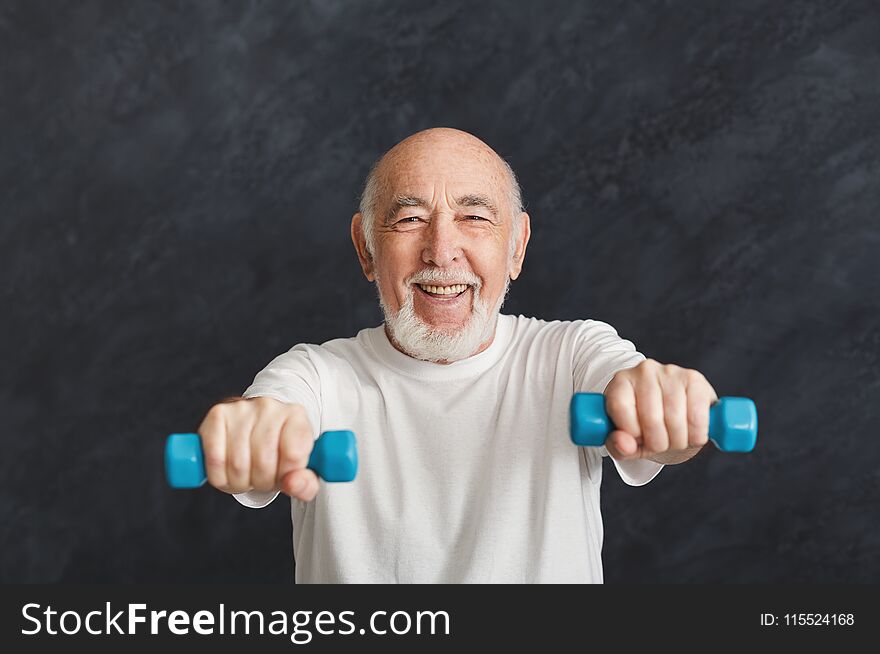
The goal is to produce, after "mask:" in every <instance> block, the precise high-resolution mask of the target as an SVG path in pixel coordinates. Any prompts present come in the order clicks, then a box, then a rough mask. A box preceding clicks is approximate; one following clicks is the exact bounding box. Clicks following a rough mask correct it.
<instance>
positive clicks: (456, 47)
mask: <svg viewBox="0 0 880 654" xmlns="http://www.w3.org/2000/svg"><path fill="white" fill-rule="evenodd" d="M878 34H880V5H878V4H877V3H876V2H874V1H873V0H863V1H852V2H843V1H841V2H805V1H796V0H793V1H791V2H784V3H780V2H755V1H752V2H739V1H738V2H718V3H694V2H690V1H686V0H668V1H665V2H660V1H643V2H631V3H626V4H624V3H608V2H584V1H575V0H572V1H567V2H544V1H542V2H520V3H515V2H489V3H485V2H481V3H464V2H457V1H448V0H447V1H446V2H442V3H438V2H434V1H433V0H425V1H419V2H406V3H403V2H387V1H381V2H378V1H374V2H354V1H352V2H339V1H333V2H330V1H326V0H324V1H314V2H286V1H285V2H273V3H270V2H266V3H253V2H229V3H214V2H189V3H154V2H75V3H58V2H42V3H37V2H6V3H3V5H2V6H0V125H2V132H0V266H2V275H0V293H2V307H3V308H2V320H0V330H2V331H0V336H2V337H0V348H2V349H0V356H2V359H0V360H2V366H0V375H2V377H0V379H2V381H0V416H2V424H3V428H2V430H0V479H2V482H0V484H2V486H0V489H2V492H0V579H2V580H3V581H58V580H78V581H114V580H115V581H156V580H158V581H171V580H181V581H186V580H226V581H238V580H241V581H276V580H277V581H286V580H291V579H292V574H293V561H292V554H291V544H290V531H291V527H290V520H289V515H288V512H289V504H288V503H287V502H284V501H279V502H276V503H274V504H273V505H272V506H271V507H269V508H267V509H265V510H263V511H250V510H247V509H244V508H243V507H240V506H238V505H237V504H235V502H234V501H233V500H232V499H231V498H229V497H228V496H225V495H223V494H221V493H219V492H215V491H212V490H202V491H199V492H195V493H176V492H172V491H170V490H168V489H167V488H166V487H165V485H164V481H163V477H162V467H161V452H162V445H163V439H164V435H165V434H166V433H168V432H169V431H174V430H186V429H192V428H194V427H195V426H196V425H197V424H198V422H199V420H200V419H201V417H202V415H203V414H204V412H205V410H206V409H207V408H208V407H209V406H210V404H211V403H213V402H214V401H215V400H217V399H218V398H220V397H222V396H225V395H229V394H236V393H239V392H241V391H242V390H243V389H244V387H246V386H247V385H248V384H249V383H250V381H251V379H252V378H253V376H254V374H255V373H256V372H257V371H258V370H259V369H260V368H261V367H262V366H263V365H265V363H266V362H267V361H268V360H269V359H271V358H272V357H273V356H275V355H276V354H278V353H280V352H282V351H284V350H286V349H288V348H289V347H290V346H292V345H293V344H295V343H297V342H302V341H307V342H322V341H324V340H327V339H329V338H334V337H338V336H350V335H353V334H354V333H355V332H356V331H357V330H358V329H360V328H362V327H365V326H372V325H375V324H378V323H379V320H380V313H379V310H378V307H377V305H376V301H375V296H374V292H373V289H372V287H371V286H370V285H369V284H368V283H367V282H366V281H364V280H363V278H362V277H361V275H360V271H359V268H358V266H357V262H356V259H355V256H354V253H353V250H352V248H351V244H350V241H349V237H348V223H349V220H350V217H351V214H352V213H353V211H354V210H355V206H356V199H357V195H358V193H359V190H360V189H359V185H360V183H361V180H362V179H363V176H364V174H365V173H366V171H367V168H368V166H369V164H370V162H371V161H372V160H373V158H374V157H376V156H377V155H378V154H379V153H381V152H382V151H383V150H385V149H387V148H388V147H390V146H391V145H392V144H393V143H395V142H396V141H398V140H399V139H401V138H403V137H405V136H406V135H408V134H410V133H412V132H414V131H416V130H419V129H422V128H425V127H430V126H437V125H446V126H455V127H459V128H462V129H465V130H468V131H471V132H473V133H474V134H476V135H478V136H480V137H481V138H483V139H484V140H485V141H486V142H488V143H489V144H490V145H492V146H493V147H494V148H495V149H496V150H497V151H498V152H499V153H501V154H502V155H503V156H505V157H507V158H508V159H509V160H510V162H511V164H512V165H513V166H514V168H515V169H516V171H517V172H518V174H519V176H520V178H521V181H522V185H523V188H524V192H525V197H526V201H527V204H528V209H529V211H530V213H531V215H532V224H533V232H534V233H533V237H532V243H531V245H530V249H529V252H528V257H527V260H526V266H525V271H524V274H523V277H522V278H521V280H520V281H518V282H517V283H515V284H514V285H513V287H512V291H511V296H510V299H509V301H508V304H507V306H506V307H505V311H507V312H509V313H524V314H526V315H535V316H538V317H542V318H547V319H554V318H560V319H572V318H588V317H591V318H597V319H600V320H604V321H607V322H610V323H611V324H613V325H614V326H615V327H617V329H618V330H619V332H620V333H621V335H622V336H624V337H625V338H629V339H630V340H632V341H633V342H635V343H636V345H637V346H638V347H639V349H640V350H641V351H642V352H644V353H645V354H646V355H647V356H650V357H653V358H656V359H659V360H661V361H664V362H674V363H678V364H679V365H683V366H687V367H693V368H697V369H699V370H701V371H702V372H704V374H706V376H707V377H708V378H709V380H710V381H711V382H712V383H713V385H714V386H715V388H716V390H717V391H718V393H719V394H721V395H748V396H751V397H753V398H754V399H755V401H756V402H757V404H758V407H759V411H760V427H761V430H760V438H759V444H758V448H757V450H756V451H755V452H754V453H753V454H751V455H748V456H736V455H723V454H720V453H718V452H714V451H712V452H706V453H703V454H701V455H700V456H699V457H698V458H697V459H695V460H694V461H691V462H689V463H687V464H685V465H682V466H680V467H678V468H668V469H667V470H666V471H664V472H663V473H662V474H661V476H660V477H658V478H657V479H656V480H655V481H654V482H652V483H651V484H650V485H649V486H646V487H644V488H629V487H625V486H624V485H623V484H622V482H621V481H620V480H619V479H618V478H617V476H616V475H615V474H614V473H613V471H612V470H611V464H610V462H608V461H606V469H605V483H604V484H603V511H604V516H605V532H606V544H605V550H604V560H605V569H606V579H607V581H609V582H620V581H627V582H630V581H645V582H656V581H682V582H710V581H730V582H739V581H749V582H752V581H809V582H819V581H822V582H830V581H842V582H857V581H873V582H877V581H878V580H880V533H878V527H877V524H878V516H880V472H878V469H880V468H878V458H880V457H878V450H880V446H878V445H877V435H878V424H880V402H878V399H880V397H878V396H880V393H878V389H880V373H878V354H880V300H878V298H880V293H878V286H880V284H878V281H880V266H878V255H880V216H878V209H880V185H878V175H880V136H878V132H877V125H878V122H880V72H878V71H880V38H878Z"/></svg>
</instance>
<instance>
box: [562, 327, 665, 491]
mask: <svg viewBox="0 0 880 654" xmlns="http://www.w3.org/2000/svg"><path fill="white" fill-rule="evenodd" d="M645 358H646V357H645V355H644V354H642V353H641V352H639V351H638V350H636V346H635V345H634V344H633V343H632V342H631V341H628V340H626V339H623V338H621V337H620V336H619V335H618V333H617V330H616V329H614V327H612V326H611V325H609V324H608V323H605V322H601V321H599V320H585V321H583V322H582V323H580V325H579V331H578V335H577V339H576V342H575V348H574V362H573V375H574V379H573V382H574V390H575V392H576V393H604V392H605V389H606V388H607V386H608V384H609V383H610V382H611V380H612V379H613V378H614V375H616V374H617V373H618V372H619V371H621V370H626V369H628V368H633V367H635V366H637V365H639V364H640V363H641V362H642V361H644V360H645ZM599 452H600V453H601V454H602V456H603V457H605V456H608V450H607V449H606V448H605V446H604V445H603V446H602V447H601V448H599ZM611 460H612V461H613V462H614V467H615V468H616V469H617V473H618V474H619V475H620V478H621V479H622V480H623V482H624V483H625V484H627V485H629V486H644V485H645V484H647V483H648V482H649V481H651V480H652V479H654V477H656V476H657V475H658V474H659V473H660V471H661V470H662V469H663V464H662V463H657V462H656V461H648V460H647V459H640V460H636V461H618V460H617V459H614V458H612V459H611Z"/></svg>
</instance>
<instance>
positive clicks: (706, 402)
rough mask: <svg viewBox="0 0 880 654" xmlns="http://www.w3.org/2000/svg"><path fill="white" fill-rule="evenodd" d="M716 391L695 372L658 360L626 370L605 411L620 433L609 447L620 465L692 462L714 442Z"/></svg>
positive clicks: (616, 377)
mask: <svg viewBox="0 0 880 654" xmlns="http://www.w3.org/2000/svg"><path fill="white" fill-rule="evenodd" d="M717 400H718V396H717V395H716V394H715V389H713V388H712V386H711V385H710V384H709V382H708V381H707V380H706V378H705V377H704V376H703V375H702V374H701V373H699V372H697V371H696V370H689V369H687V368H680V367H679V366H675V365H663V364H661V363H659V362H657V361H654V360H653V359H647V360H645V361H642V363H640V364H639V365H638V366H636V367H635V368H629V369H627V370H621V371H620V372H618V373H617V374H616V375H614V378H613V379H612V380H611V382H610V383H609V384H608V387H607V388H606V389H605V409H606V411H607V412H608V417H609V418H611V421H612V422H613V423H614V426H615V427H617V429H616V430H615V431H613V432H611V434H609V436H608V438H607V440H606V441H605V447H606V448H607V449H608V454H610V455H611V456H612V457H613V458H615V459H618V460H620V461H627V460H631V459H650V460H652V461H656V462H658V463H682V462H683V461H687V460H688V459H690V458H691V457H692V456H694V455H695V454H696V453H697V452H699V451H700V449H702V447H703V446H704V445H705V444H706V443H708V442H709V407H710V406H711V405H712V403H713V402H716V401H717Z"/></svg>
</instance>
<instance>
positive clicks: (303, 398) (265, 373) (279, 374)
mask: <svg viewBox="0 0 880 654" xmlns="http://www.w3.org/2000/svg"><path fill="white" fill-rule="evenodd" d="M312 356H313V355H312V353H311V352H310V346H308V345H297V346H295V347H293V348H292V349H290V350H289V351H288V352H285V353H284V354H281V355H279V356H277V357H275V358H274V359H273V360H272V361H270V362H269V364H268V365H267V366H266V367H265V368H263V369H262V370H261V371H260V372H259V373H257V376H256V377H255V378H254V381H253V383H252V384H251V385H250V386H248V388H247V389H246V390H245V392H244V393H243V394H242V397H245V398H252V397H271V398H273V399H275V400H278V401H279V402H285V403H287V404H301V405H302V406H303V407H305V409H306V413H307V415H308V417H309V423H310V424H311V425H312V429H313V430H315V431H317V430H318V428H319V427H320V424H321V411H320V408H321V402H320V397H321V384H320V376H319V375H318V370H317V368H316V367H315V365H314V362H313V360H312ZM278 495H279V493H278V491H269V492H260V491H247V492H245V493H236V494H234V495H233V497H234V498H235V499H236V500H238V502H239V503H240V504H242V505H244V506H246V507H248V508H251V509H262V508H263V507H265V506H268V505H269V504H271V503H272V501H273V500H274V499H275V498H276V497H278Z"/></svg>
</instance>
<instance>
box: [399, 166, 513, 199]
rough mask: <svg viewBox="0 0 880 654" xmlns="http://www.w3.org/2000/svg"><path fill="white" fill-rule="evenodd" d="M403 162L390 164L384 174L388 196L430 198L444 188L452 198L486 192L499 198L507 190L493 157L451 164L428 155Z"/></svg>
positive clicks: (484, 194)
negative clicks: (413, 160) (436, 160)
mask: <svg viewBox="0 0 880 654" xmlns="http://www.w3.org/2000/svg"><path fill="white" fill-rule="evenodd" d="M401 163H402V162H398V165H396V166H389V167H388V169H387V170H386V171H385V174H384V175H383V177H384V179H383V182H384V184H383V186H384V189H385V196H386V199H394V198H396V197H398V196H416V197H427V198H431V197H433V196H434V195H435V194H437V193H441V192H442V193H445V194H446V195H447V196H449V197H452V198H461V197H467V196H475V195H483V196H489V197H492V198H496V199H498V196H499V195H502V194H504V193H505V192H506V190H505V184H506V179H505V177H504V176H503V175H502V174H500V171H498V169H497V168H496V167H495V166H493V165H492V164H493V162H491V161H487V160H483V161H465V160H459V161H457V162H455V163H452V164H450V163H448V162H444V163H440V162H432V161H431V160H430V159H427V160H421V161H418V162H408V163H407V164H405V165H400V164H401Z"/></svg>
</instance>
